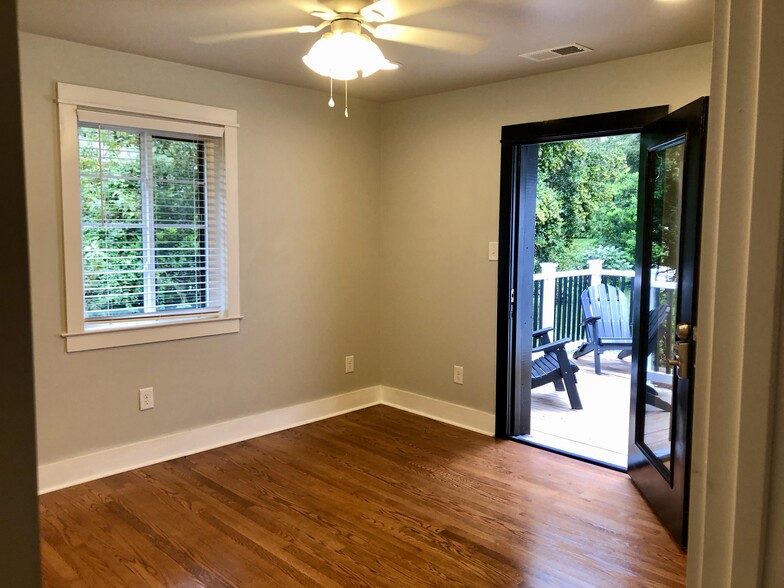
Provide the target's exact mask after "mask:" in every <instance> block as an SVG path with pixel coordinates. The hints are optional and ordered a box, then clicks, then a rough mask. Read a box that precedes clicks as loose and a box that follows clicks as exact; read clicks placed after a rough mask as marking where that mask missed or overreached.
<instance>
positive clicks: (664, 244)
mask: <svg viewBox="0 0 784 588" xmlns="http://www.w3.org/2000/svg"><path fill="white" fill-rule="evenodd" d="M685 146H686V145H685V142H683V140H681V141H680V142H679V143H677V144H671V145H670V146H668V147H666V148H664V149H661V150H659V151H656V152H655V153H653V154H652V156H651V164H652V170H653V173H654V180H653V182H654V185H653V215H652V221H653V222H652V229H651V230H652V238H651V250H650V259H651V266H650V272H651V283H650V301H649V314H648V340H647V341H642V342H641V346H642V347H643V349H642V353H641V357H646V358H647V359H646V360H645V361H646V365H647V375H646V382H645V418H644V421H643V427H642V431H641V438H642V441H643V443H644V444H645V445H646V446H647V447H648V449H649V450H650V451H651V453H653V454H654V455H655V456H656V457H657V458H658V461H659V464H660V465H661V466H662V467H663V468H664V469H665V470H666V471H669V469H670V458H671V453H672V439H673V418H672V417H673V412H672V407H673V406H674V405H675V395H676V394H677V375H676V374H675V368H673V367H671V366H670V365H669V364H668V363H667V360H668V359H669V358H671V357H672V350H673V345H674V344H675V311H676V309H677V307H678V279H679V271H678V260H679V253H680V252H679V244H680V219H681V196H682V178H683V156H684V152H685ZM638 438H639V437H638Z"/></svg>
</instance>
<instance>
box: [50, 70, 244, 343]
mask: <svg viewBox="0 0 784 588" xmlns="http://www.w3.org/2000/svg"><path fill="white" fill-rule="evenodd" d="M57 103H58V112H59V120H60V171H61V181H62V211H63V253H64V257H63V259H64V270H65V322H66V331H65V332H64V333H63V337H64V338H65V341H66V351H68V352H72V351H85V350H89V349H104V348H108V347H121V346H125V345H139V344H143V343H153V342H157V341H173V340H176V339H188V338H192V337H206V336H210V335H221V334H226V333H237V332H239V330H240V320H241V319H242V315H241V314H240V292H239V235H238V225H239V222H238V218H239V215H238V187H237V128H238V125H237V112H236V111H235V110H229V109H225V108H217V107H214V106H203V105H200V104H193V103H189V102H180V101H177V100H168V99H164V98H153V97H149V96H141V95H138V94H129V93H126V92H116V91H113V90H103V89H98V88H89V87H86V86H76V85H73V84H64V83H60V82H58V84H57ZM79 109H84V110H90V111H94V112H101V113H105V116H106V117H107V119H111V118H112V116H121V117H123V118H124V119H125V120H131V119H130V118H129V117H134V119H136V121H137V123H138V124H136V126H138V127H139V128H151V129H157V130H162V129H167V128H169V129H171V130H174V129H175V128H176V129H178V130H180V129H184V128H188V127H191V128H192V129H194V130H196V131H202V132H204V130H205V129H207V132H208V133H209V134H211V135H213V136H217V137H222V138H223V154H224V158H225V161H224V172H225V191H226V193H225V201H224V202H223V210H224V212H225V235H224V236H225V248H226V250H225V252H224V254H225V280H226V284H225V286H226V295H225V305H224V307H223V308H222V309H220V311H219V312H218V313H217V316H216V315H215V314H210V313H204V314H199V313H193V314H183V315H176V316H155V317H148V318H144V317H142V318H140V319H135V320H118V321H116V322H112V321H107V322H99V323H95V322H88V321H85V318H84V283H83V268H82V216H81V215H82V210H81V184H80V177H79V173H80V169H79V130H78V125H79V118H78V114H77V111H78V110H79Z"/></svg>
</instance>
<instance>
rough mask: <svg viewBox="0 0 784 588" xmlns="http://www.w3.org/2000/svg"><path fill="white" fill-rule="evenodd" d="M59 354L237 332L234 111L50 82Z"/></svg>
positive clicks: (238, 316)
mask: <svg viewBox="0 0 784 588" xmlns="http://www.w3.org/2000/svg"><path fill="white" fill-rule="evenodd" d="M58 102H59V111H60V144H61V167H62V178H63V220H64V230H63V235H64V249H65V276H66V325H67V332H66V333H65V337H66V343H67V344H66V348H67V350H68V351H82V350H86V349H97V348H103V347H115V346H120V345H133V344H138V343H147V342H152V341H166V340H172V339H180V338H186V337H200V336H206V335H216V334H222V333H231V332H237V331H238V330H239V319H240V315H239V295H238V280H237V273H238V272H237V261H238V260H237V234H236V233H237V231H236V227H237V187H236V113H235V112H234V111H230V110H225V109H220V108H214V107H207V106H199V105H194V104H190V103H182V102H175V101H171V100H162V99H157V98H147V97H144V96H137V95H134V94H125V93H121V92H111V91H108V90H98V89H93V88H85V87H80V86H72V85H69V84H58Z"/></svg>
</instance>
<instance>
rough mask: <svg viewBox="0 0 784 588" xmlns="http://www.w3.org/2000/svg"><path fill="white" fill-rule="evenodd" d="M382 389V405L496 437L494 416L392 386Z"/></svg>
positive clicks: (382, 387)
mask: <svg viewBox="0 0 784 588" xmlns="http://www.w3.org/2000/svg"><path fill="white" fill-rule="evenodd" d="M380 388H381V402H380V404H386V405H387V406H391V407H393V408H399V409H401V410H405V411H407V412H412V413H414V414H418V415H421V416H424V417H427V418H429V419H433V420H436V421H441V422H442V423H447V424H449V425H455V426H457V427H460V428H462V429H467V430H469V431H474V432H475V433H481V434H482V435H490V436H492V435H495V415H494V414H491V413H489V412H483V411H481V410H476V409H475V408H469V407H467V406H463V405H461V404H452V403H451V402H446V401H444V400H437V399H435V398H430V397H429V396H422V395H421V394H414V393H413V392H406V391H405V390H399V389H398V388H392V387H390V386H380Z"/></svg>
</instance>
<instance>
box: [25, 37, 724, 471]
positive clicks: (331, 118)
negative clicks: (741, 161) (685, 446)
mask: <svg viewBox="0 0 784 588" xmlns="http://www.w3.org/2000/svg"><path fill="white" fill-rule="evenodd" d="M21 58H22V82H23V86H22V87H23V114H24V125H25V154H26V160H27V173H28V200H29V205H30V230H31V235H32V244H31V264H32V288H33V311H34V333H35V353H36V380H37V403H38V406H37V412H38V424H39V462H40V463H42V464H45V463H49V462H52V461H56V460H59V459H63V458H66V457H71V456H75V455H79V454H83V453H88V452H91V451H95V450H98V449H103V448H107V447H112V446H117V445H123V444H127V443H132V442H135V441H140V440H143V439H148V438H151V437H155V436H159V435H165V434H168V433H173V432H177V431H181V430H186V429H189V428H193V427H198V426H202V425H206V424H211V423H215V422H219V421H222V420H227V419H231V418H235V417H239V416H244V415H248V414H253V413H257V412H262V411H265V410H269V409H272V408H278V407H282V406H288V405H292V404H297V403H300V402H305V401H309V400H314V399H317V398H321V397H325V396H329V395H332V394H336V393H339V392H343V391H348V390H353V389H358V388H362V387H365V386H371V385H374V384H378V383H382V384H386V385H391V386H395V387H398V388H402V389H404V390H408V391H411V392H416V393H420V394H424V395H426V396H430V397H433V398H437V399H441V400H447V401H450V402H454V403H457V404H462V405H465V406H469V407H472V408H476V409H479V410H483V411H487V412H491V413H492V412H494V409H495V407H494V397H495V332H496V286H497V269H498V266H497V264H496V263H494V262H488V261H487V243H488V241H491V240H497V232H498V193H499V154H500V148H499V138H500V130H501V127H502V126H503V125H506V124H516V123H521V122H528V121H538V120H547V119H552V118H560V117H566V116H575V115H580V114H589V113H595V112H606V111H612V110H622V109H628V108H637V107H643V106H651V105H657V104H670V105H672V106H673V107H677V106H680V105H682V104H685V103H686V102H689V101H690V100H692V99H694V98H696V97H698V96H701V95H703V94H706V93H707V91H708V87H709V76H710V46H709V45H697V46H693V47H686V48H682V49H678V50H674V51H668V52H664V53H658V54H651V55H646V56H642V57H636V58H631V59H626V60H622V61H616V62H610V63H605V64H600V65H596V66H590V67H585V68H578V69H573V70H569V71H565V72H558V73H553V74H546V75H542V76H536V77H531V78H524V79H519V80H514V81H510V82H504V83H499V84H493V85H488V86H482V87H478V88H471V89H467V90H461V91H456V92H449V93H445V94H438V95H434V96H429V97H425V98H420V99H414V100H409V101H404V102H399V103H392V104H386V105H383V106H378V105H373V104H369V103H366V102H364V103H363V102H362V101H359V100H356V101H354V103H353V104H354V107H353V109H352V113H351V117H350V118H349V119H348V120H345V119H344V118H343V117H342V116H340V113H339V112H336V111H329V110H328V109H326V106H325V104H324V102H325V100H324V98H325V96H324V94H322V93H318V92H313V91H309V90H303V89H300V88H293V87H288V86H282V85H278V84H272V83H266V82H261V81H257V80H251V79H247V78H241V77H238V76H232V75H227V74H221V73H217V72H212V71H207V70H203V69H198V68H193V67H188V66H182V65H177V64H173V63H167V62H163V61H158V60H153V59H148V58H144V57H139V56H132V55H128V54H123V53H118V52H113V51H107V50H103V49H97V48H93V47H87V46H84V45H79V44H74V43H69V42H64V41H59V40H54V39H49V38H45V37H39V36H35V35H28V34H23V35H22V37H21ZM55 81H64V82H69V83H74V84H83V85H91V86H97V87H103V88H109V89H114V90H122V91H130V92H136V93H141V94H148V95H152V96H160V97H164V98H173V99H182V100H188V101H191V102H199V103H203V104H210V105H215V106H221V107H227V108H235V109H237V111H238V116H239V122H240V125H241V128H240V134H239V140H240V144H239V151H240V162H239V167H240V217H241V220H240V238H241V275H242V285H241V295H242V312H243V315H244V316H245V319H244V320H243V323H242V331H241V332H240V333H239V334H238V335H224V336H218V337H210V338H204V339H192V340H185V341H177V342H167V343H156V344H150V345H142V346H136V347H126V348H119V349H111V350H103V351H87V352H80V353H71V354H67V353H65V351H64V345H63V341H62V338H61V337H60V333H61V332H62V330H63V328H64V325H63V319H62V296H63V295H62V290H63V288H62V284H61V282H62V279H61V276H62V263H61V260H60V257H61V244H60V240H61V234H60V217H59V212H58V198H59V190H58V184H57V181H58V180H57V178H58V173H57V153H56V143H55V142H56V117H55V108H54V104H53V103H52V98H53V94H54V82H55ZM379 236H380V238H379ZM347 354H354V355H355V356H356V362H357V371H356V373H355V374H353V375H350V376H347V375H345V374H343V356H344V355H347ZM453 364H459V365H463V366H464V368H465V384H464V385H463V386H457V385H455V384H452V365H453ZM144 386H153V387H155V392H156V408H155V409H154V410H153V411H148V412H144V413H142V412H140V411H138V408H137V402H138V388H140V387H144Z"/></svg>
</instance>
